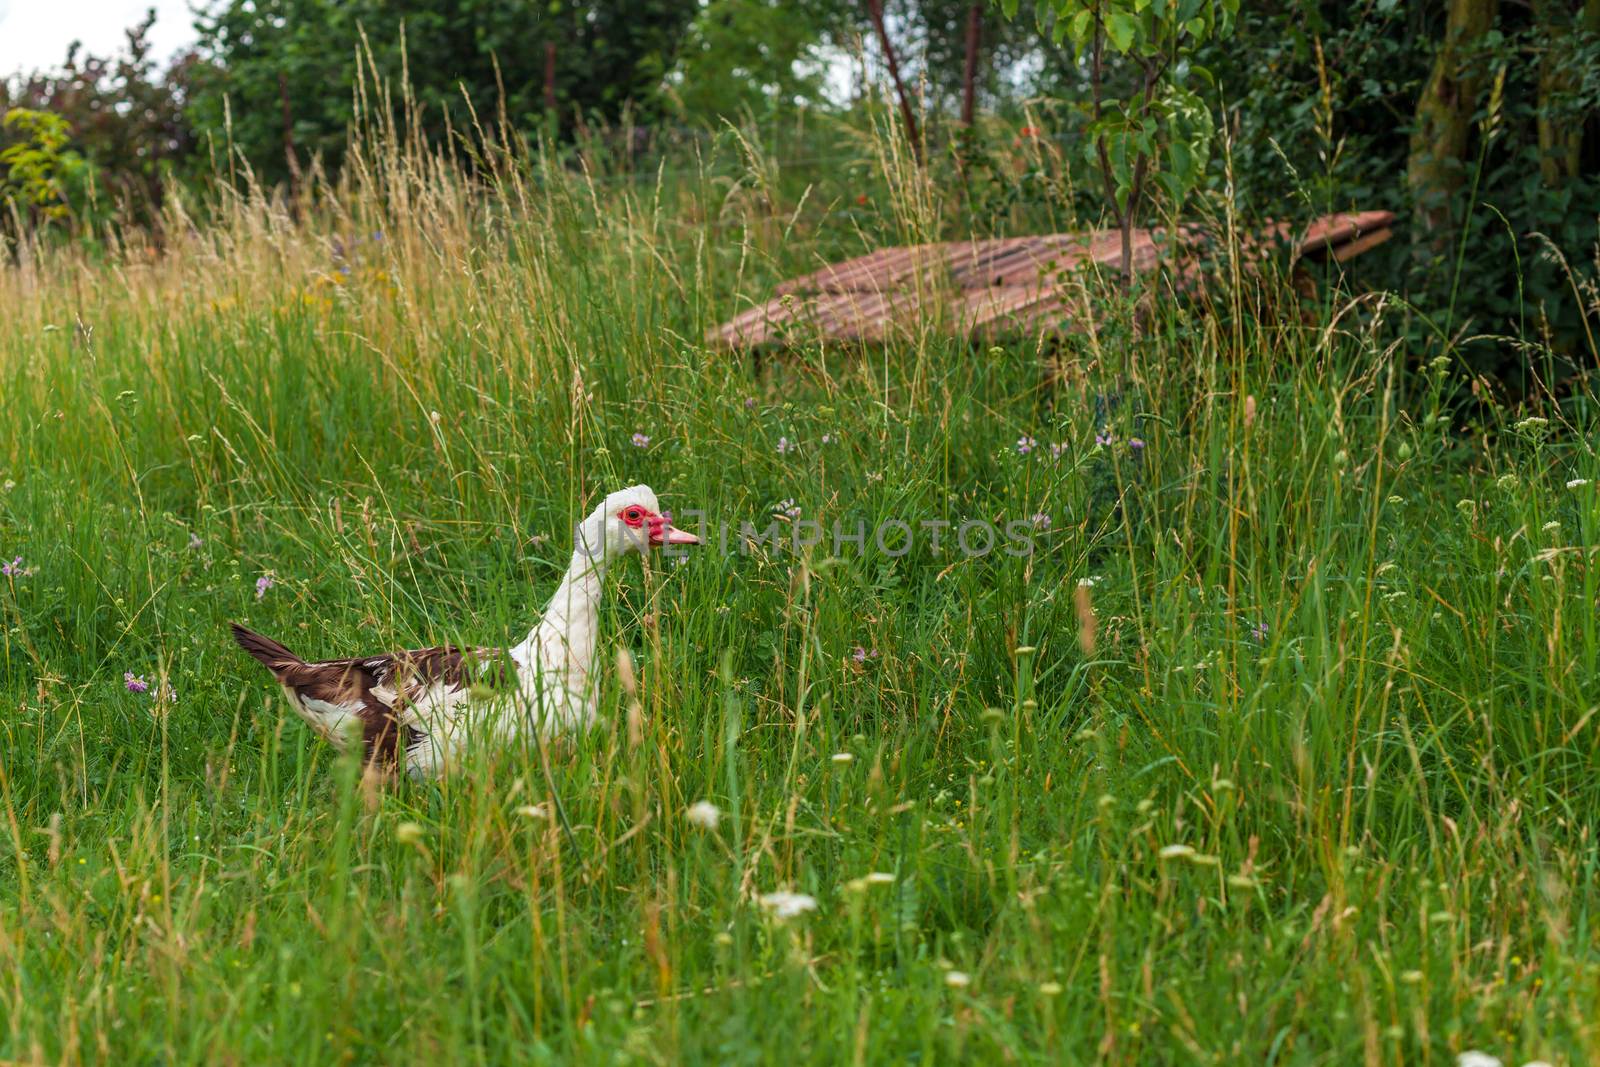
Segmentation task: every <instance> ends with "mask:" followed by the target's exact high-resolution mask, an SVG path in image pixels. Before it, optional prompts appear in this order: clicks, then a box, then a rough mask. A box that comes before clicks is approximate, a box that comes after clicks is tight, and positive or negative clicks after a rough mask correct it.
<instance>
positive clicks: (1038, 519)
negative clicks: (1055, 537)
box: [1031, 511, 1050, 530]
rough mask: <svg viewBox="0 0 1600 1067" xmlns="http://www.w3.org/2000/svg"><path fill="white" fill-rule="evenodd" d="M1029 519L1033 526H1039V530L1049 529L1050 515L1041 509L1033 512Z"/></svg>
mask: <svg viewBox="0 0 1600 1067" xmlns="http://www.w3.org/2000/svg"><path fill="white" fill-rule="evenodd" d="M1031 521H1032V523H1033V524H1034V525H1035V526H1037V527H1039V529H1041V530H1048V529H1050V516H1048V515H1046V514H1045V513H1044V512H1042V511H1040V512H1035V513H1034V516H1033V518H1032V520H1031Z"/></svg>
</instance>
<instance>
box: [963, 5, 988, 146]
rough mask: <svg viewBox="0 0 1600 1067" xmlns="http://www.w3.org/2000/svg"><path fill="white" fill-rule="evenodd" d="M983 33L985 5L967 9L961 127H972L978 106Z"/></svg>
mask: <svg viewBox="0 0 1600 1067" xmlns="http://www.w3.org/2000/svg"><path fill="white" fill-rule="evenodd" d="M982 33H983V5H982V4H981V3H974V4H973V5H972V6H971V7H969V8H967V64H966V67H965V68H964V69H963V70H962V72H961V125H963V126H971V125H972V117H973V114H974V112H976V110H977V106H978V41H979V39H980V37H981V35H982Z"/></svg>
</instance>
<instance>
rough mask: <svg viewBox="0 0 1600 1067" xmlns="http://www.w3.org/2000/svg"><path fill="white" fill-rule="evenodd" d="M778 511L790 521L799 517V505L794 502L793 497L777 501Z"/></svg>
mask: <svg viewBox="0 0 1600 1067" xmlns="http://www.w3.org/2000/svg"><path fill="white" fill-rule="evenodd" d="M778 510H779V511H780V512H782V513H783V514H784V515H786V516H788V517H789V518H791V519H798V518H799V517H800V505H799V504H796V503H795V502H794V497H792V496H791V497H785V498H784V499H782V500H780V501H778Z"/></svg>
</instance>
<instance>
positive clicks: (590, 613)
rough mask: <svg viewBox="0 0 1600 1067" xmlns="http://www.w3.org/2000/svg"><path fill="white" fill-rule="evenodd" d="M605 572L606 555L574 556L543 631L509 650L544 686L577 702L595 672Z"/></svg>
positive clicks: (546, 612) (548, 610)
mask: <svg viewBox="0 0 1600 1067" xmlns="http://www.w3.org/2000/svg"><path fill="white" fill-rule="evenodd" d="M605 572H606V561H605V556H604V555H603V554H596V555H594V556H590V555H589V554H588V553H587V552H585V551H584V550H583V549H582V548H581V547H580V548H578V549H577V550H576V551H574V552H573V553H572V562H571V564H569V565H568V567H567V573H566V576H565V577H564V578H562V579H561V585H560V586H558V587H557V588H556V593H555V596H553V597H551V598H550V604H549V606H548V607H546V608H545V609H544V617H543V618H542V619H540V620H539V625H537V626H535V627H534V628H533V631H532V632H531V633H529V634H528V637H527V639H526V640H524V641H523V642H522V644H520V645H518V646H517V647H516V648H514V649H512V650H511V654H512V656H513V657H514V658H515V659H516V661H517V662H518V663H520V664H521V665H522V666H523V668H524V669H537V670H538V672H539V674H540V676H541V678H542V682H543V685H544V686H547V687H550V686H555V687H559V688H561V689H565V690H566V691H567V693H568V694H571V695H572V696H574V697H578V698H579V699H585V698H586V697H587V696H588V693H589V679H590V676H591V675H592V674H593V671H594V653H595V644H596V641H597V640H598V631H599V628H600V594H601V592H602V591H603V590H604V588H605Z"/></svg>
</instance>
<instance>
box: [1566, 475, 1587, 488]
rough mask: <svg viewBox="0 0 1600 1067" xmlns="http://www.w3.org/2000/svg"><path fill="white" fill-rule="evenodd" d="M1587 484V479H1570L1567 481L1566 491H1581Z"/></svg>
mask: <svg viewBox="0 0 1600 1067" xmlns="http://www.w3.org/2000/svg"><path fill="white" fill-rule="evenodd" d="M1588 484H1589V479H1587V478H1574V479H1572V480H1571V481H1569V482H1568V483H1567V488H1568V489H1582V488H1583V487H1584V486H1586V485H1588Z"/></svg>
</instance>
